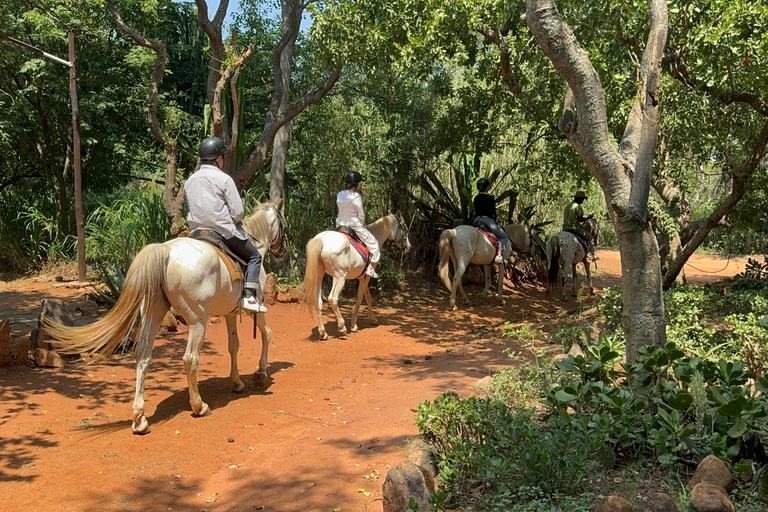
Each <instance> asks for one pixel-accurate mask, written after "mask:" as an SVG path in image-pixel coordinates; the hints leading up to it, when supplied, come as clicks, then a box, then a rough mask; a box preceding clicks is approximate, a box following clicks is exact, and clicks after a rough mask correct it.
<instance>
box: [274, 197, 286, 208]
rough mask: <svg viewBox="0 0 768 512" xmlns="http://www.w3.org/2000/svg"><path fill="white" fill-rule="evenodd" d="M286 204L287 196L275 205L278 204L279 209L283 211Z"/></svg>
mask: <svg viewBox="0 0 768 512" xmlns="http://www.w3.org/2000/svg"><path fill="white" fill-rule="evenodd" d="M284 204H285V198H284V197H281V198H280V199H279V200H278V201H277V204H276V205H275V206H277V209H278V210H280V211H283V205H284Z"/></svg>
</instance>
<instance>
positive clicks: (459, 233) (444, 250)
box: [438, 224, 531, 311]
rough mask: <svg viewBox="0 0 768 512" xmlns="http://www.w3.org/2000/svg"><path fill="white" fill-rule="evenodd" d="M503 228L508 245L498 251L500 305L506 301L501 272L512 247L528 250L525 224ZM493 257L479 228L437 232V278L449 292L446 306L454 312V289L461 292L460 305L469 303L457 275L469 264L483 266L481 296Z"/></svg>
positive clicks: (488, 285)
mask: <svg viewBox="0 0 768 512" xmlns="http://www.w3.org/2000/svg"><path fill="white" fill-rule="evenodd" d="M504 230H505V231H506V232H507V234H508V235H509V242H510V243H509V246H508V247H507V249H506V250H505V251H504V253H503V254H502V259H503V260H504V262H503V263H501V264H499V267H500V268H499V275H498V279H497V281H498V282H497V284H496V289H497V290H498V296H499V301H500V302H501V304H502V305H505V304H506V301H505V300H504V296H503V294H502V290H503V288H504V274H505V271H506V262H507V261H509V257H510V256H511V255H512V247H513V246H514V247H515V249H517V250H520V251H523V252H527V251H530V249H531V230H530V228H529V227H528V226H523V225H518V224H515V225H512V224H510V225H507V226H504ZM495 257H496V249H495V248H494V247H493V245H492V244H491V242H489V241H488V237H486V236H485V235H484V234H483V233H481V232H480V230H479V229H477V228H475V227H472V226H466V225H462V226H458V227H455V228H453V229H446V230H445V231H443V232H442V233H441V234H440V263H439V265H438V268H439V272H440V279H442V281H443V283H444V284H445V286H446V287H447V288H448V290H449V291H450V292H451V302H450V306H449V307H450V308H451V309H452V310H453V311H456V310H457V309H458V308H457V307H456V289H457V288H458V290H459V291H460V292H461V297H462V298H463V299H464V304H465V305H467V304H469V298H467V294H466V293H465V292H464V287H463V286H462V285H461V278H462V277H463V276H464V272H466V270H467V266H469V264H470V263H475V264H477V265H482V266H483V272H484V273H485V288H484V289H483V293H482V296H483V297H485V296H486V295H487V294H488V291H489V290H490V289H491V265H492V264H493V260H494V258H495ZM448 261H451V262H452V263H453V269H454V271H453V280H451V279H450V276H449V269H448Z"/></svg>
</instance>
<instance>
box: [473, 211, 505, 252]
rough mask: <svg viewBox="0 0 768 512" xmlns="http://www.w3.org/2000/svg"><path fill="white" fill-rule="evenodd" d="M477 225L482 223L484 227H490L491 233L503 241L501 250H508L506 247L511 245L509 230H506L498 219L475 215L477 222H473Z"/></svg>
mask: <svg viewBox="0 0 768 512" xmlns="http://www.w3.org/2000/svg"><path fill="white" fill-rule="evenodd" d="M473 224H474V225H475V226H477V225H478V224H482V225H483V226H484V227H486V228H487V229H488V231H490V232H491V233H493V234H494V235H496V236H497V237H499V241H500V242H501V250H502V252H503V251H505V250H506V248H507V247H508V246H509V235H507V232H506V231H504V228H502V227H501V226H499V225H498V224H496V221H495V220H493V219H492V218H490V217H475V222H474V223H473Z"/></svg>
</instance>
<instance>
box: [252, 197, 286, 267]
mask: <svg viewBox="0 0 768 512" xmlns="http://www.w3.org/2000/svg"><path fill="white" fill-rule="evenodd" d="M264 206H265V207H267V208H271V209H273V210H274V211H275V217H276V218H277V223H278V230H277V235H275V237H274V238H272V240H271V241H270V243H269V252H271V253H272V254H273V255H274V256H275V258H277V259H283V258H284V257H285V255H286V254H287V252H288V251H286V250H285V243H284V239H285V234H286V233H287V232H288V222H287V221H286V220H285V216H284V215H283V212H281V211H280V208H278V207H277V206H275V205H273V204H269V203H267V204H265V205H264ZM243 231H245V228H244V227H243ZM245 234H246V235H248V236H249V237H250V238H252V239H253V240H258V238H257V237H255V236H253V234H252V233H249V232H247V231H245Z"/></svg>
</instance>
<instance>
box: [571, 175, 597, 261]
mask: <svg viewBox="0 0 768 512" xmlns="http://www.w3.org/2000/svg"><path fill="white" fill-rule="evenodd" d="M586 199H587V194H586V193H585V192H584V191H583V190H579V191H578V192H576V194H574V196H573V202H571V203H570V204H569V205H568V206H566V207H565V210H564V211H563V231H568V232H569V233H573V234H574V235H577V236H579V237H581V238H583V239H584V241H585V242H587V252H589V253H590V254H592V256H593V257H594V254H595V248H594V245H593V239H592V235H591V234H590V233H589V231H587V230H586V229H584V228H583V227H581V223H582V222H585V221H587V220H589V219H593V218H594V217H595V216H594V215H592V214H590V215H587V216H584V209H583V208H582V206H581V203H583V202H584V201H586Z"/></svg>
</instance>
